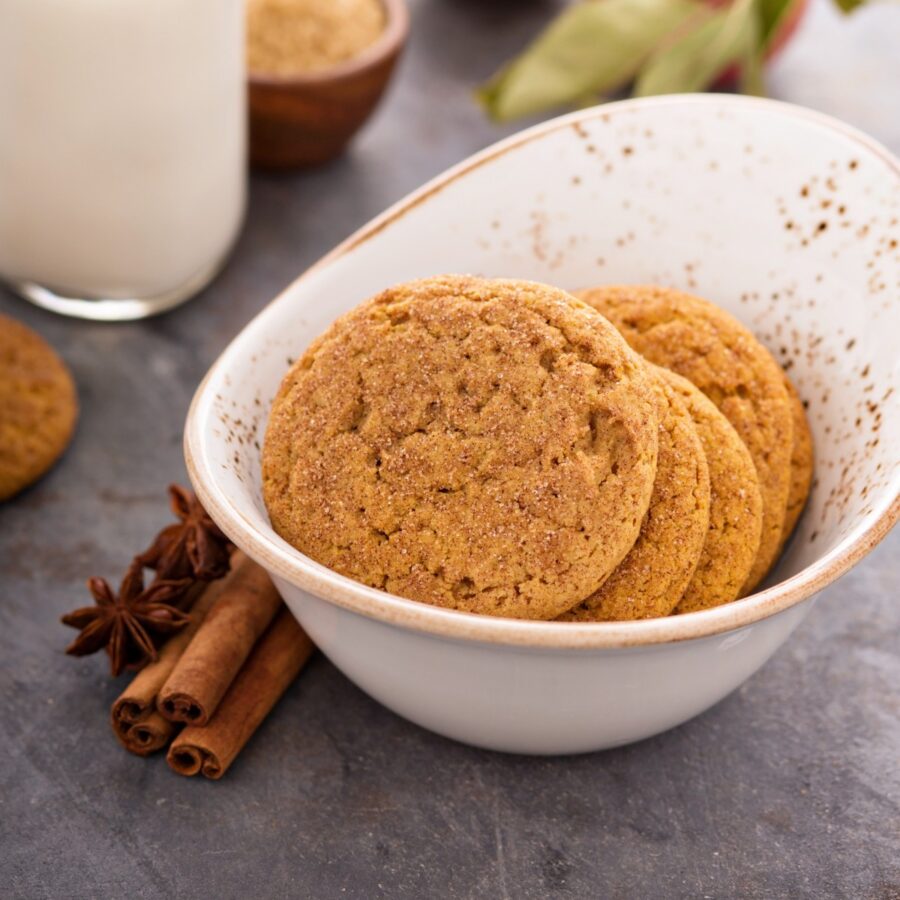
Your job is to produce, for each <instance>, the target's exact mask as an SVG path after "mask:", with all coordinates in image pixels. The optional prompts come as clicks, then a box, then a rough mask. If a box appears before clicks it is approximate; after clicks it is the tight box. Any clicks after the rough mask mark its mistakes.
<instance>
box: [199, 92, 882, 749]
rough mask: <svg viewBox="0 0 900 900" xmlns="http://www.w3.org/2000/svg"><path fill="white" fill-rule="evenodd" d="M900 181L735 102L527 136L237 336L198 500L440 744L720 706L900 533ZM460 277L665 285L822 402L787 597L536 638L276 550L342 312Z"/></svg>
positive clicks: (384, 226) (770, 593) (356, 243)
mask: <svg viewBox="0 0 900 900" xmlns="http://www.w3.org/2000/svg"><path fill="white" fill-rule="evenodd" d="M898 215H900V167H898V161H897V160H896V159H894V158H893V157H892V156H891V155H890V154H889V153H888V152H887V151H886V150H884V149H883V148H882V147H880V146H879V145H878V144H876V143H875V142H874V141H872V140H870V139H869V138H867V137H865V136H864V135H862V134H859V133H858V132H856V131H854V130H853V129H851V128H848V127H847V126H845V125H842V124H841V123H840V122H836V121H834V120H831V119H828V118H826V117H824V116H821V115H818V114H816V113H813V112H810V111H808V110H804V109H799V108H795V107H791V106H786V105H783V104H779V103H774V102H770V101H763V100H755V99H746V98H739V97H729V96H722V95H710V96H682V97H665V98H653V99H646V100H636V101H626V102H623V103H618V104H612V105H609V106H604V107H600V108H596V109H589V110H584V111H582V112H578V113H575V114H574V115H571V116H566V117H564V118H561V119H556V120H555V121H552V122H548V123H546V124H544V125H540V126H538V127H537V128H533V129H531V130H529V131H526V132H523V133H522V134H519V135H517V136H515V137H513V138H511V139H509V140H506V141H503V142H502V143H500V144H497V145H496V146H494V147H491V148H490V149H488V150H486V151H484V152H483V153H480V154H478V155H477V156H475V157H473V158H471V159H469V160H467V161H466V162H464V163H462V164H461V165H459V166H457V167H455V168H454V169H452V170H450V171H449V172H447V173H446V174H444V175H442V176H441V177H439V178H437V179H436V180H435V181H433V182H431V183H430V184H428V185H426V186H425V187H423V188H422V189H421V190H419V191H417V192H416V193H414V194H413V195H411V196H410V197H408V198H407V199H405V200H403V201H401V202H400V203H399V204H397V205H396V206H394V207H393V208H391V209H389V210H388V211H387V212H386V213H384V214H383V215H382V216H380V217H378V218H377V219H375V220H374V221H373V222H371V223H370V224H368V225H366V226H365V227H364V228H363V229H361V230H360V231H359V232H357V233H356V234H355V235H353V236H352V237H350V238H349V239H348V240H347V241H345V242H344V243H343V244H341V245H340V246H339V247H338V248H337V249H335V250H334V251H333V252H332V253H330V254H329V255H328V256H326V257H325V258H324V259H323V260H322V261H321V262H319V263H318V264H317V265H315V266H314V267H313V268H312V269H310V270H309V271H308V272H306V273H305V274H304V275H303V276H302V277H301V278H299V279H298V280H297V281H296V282H295V283H294V284H293V285H291V287H289V288H288V289H287V290H286V291H285V292H284V293H283V294H282V295H281V296H280V297H278V299H277V300H275V301H274V302H273V303H272V304H271V305H270V306H269V307H268V308H267V309H266V310H264V311H263V312H262V313H261V314H260V315H259V316H258V317H257V318H256V319H255V320H254V321H253V322H251V323H250V325H248V326H247V328H246V329H244V331H243V332H242V333H241V334H240V335H239V336H238V337H237V339H236V340H235V341H234V342H233V343H232V344H231V346H230V347H229V348H228V349H227V350H226V351H225V353H224V354H222V356H221V358H220V359H219V360H218V362H217V363H216V364H215V365H214V366H213V368H212V370H211V371H210V372H209V374H208V375H207V377H206V379H205V381H204V382H203V384H202V385H201V387H200V389H199V390H198V392H197V395H196V397H195V398H194V403H193V406H192V408H191V412H190V415H189V417H188V423H187V433H186V439H185V443H186V455H187V462H188V466H189V470H190V474H191V478H192V480H193V482H194V485H195V487H196V489H197V492H198V494H199V495H200V497H201V499H202V501H203V503H204V504H205V505H206V507H207V509H208V510H209V511H210V513H211V514H212V516H213V518H214V519H215V520H216V521H217V522H218V523H219V525H220V526H221V527H222V529H223V530H224V531H225V532H226V533H227V534H228V535H229V536H230V537H231V538H233V539H234V541H235V543H237V544H238V545H239V546H240V547H241V548H242V549H244V550H245V551H246V552H247V553H248V554H249V555H250V556H251V557H253V558H254V559H256V560H257V561H258V562H260V563H261V564H262V565H263V566H265V568H266V569H268V571H269V572H270V573H271V574H272V577H273V578H274V579H275V582H276V583H277V585H278V587H279V589H280V590H281V591H282V593H283V595H284V597H285V600H286V601H287V603H288V605H289V606H290V608H291V610H292V611H293V612H294V614H295V615H296V616H297V618H298V619H299V620H300V621H301V622H302V624H303V625H304V627H305V628H306V629H307V631H308V632H309V633H310V635H311V636H312V637H313V639H314V640H315V641H316V642H317V643H318V645H319V646H320V647H321V648H322V650H323V651H324V652H325V653H326V654H327V655H328V657H329V658H330V659H331V660H332V661H333V662H334V663H335V665H337V666H338V667H339V668H340V669H341V670H342V671H343V672H345V673H346V674H347V675H348V676H349V677H350V678H352V679H353V680H354V681H355V682H356V683H357V684H359V686H360V687H362V688H363V689H364V690H366V691H368V692H369V693H370V694H371V695H372V696H373V697H375V698H377V699H378V700H380V701H381V702H382V703H384V704H385V705H386V706H388V707H390V708H391V709H393V710H395V711H396V712H398V713H400V714H401V715H403V716H406V717H407V718H409V719H412V720H413V721H415V722H418V723H419V724H421V725H423V726H425V727H426V728H430V729H432V730H434V731H437V732H440V733H442V734H445V735H449V736H451V737H454V738H458V739H459V740H462V741H467V742H469V743H472V744H477V745H480V746H484V747H491V748H496V749H501V750H510V751H519V752H526V753H571V752H578V751H585V750H595V749H599V748H603V747H610V746H614V745H617V744H624V743H628V742H630V741H635V740H638V739H640V738H643V737H647V736H649V735H651V734H654V733H656V732H659V731H662V730H664V729H666V728H670V727H672V726H674V725H677V724H679V723H681V722H684V721H685V720H687V719H689V718H690V717H692V716H694V715H697V714H698V713H700V712H702V711H703V710H705V709H707V708H708V707H710V706H711V705H712V704H714V703H716V702H717V701H718V700H720V699H722V698H723V697H724V696H726V695H727V694H728V693H729V692H730V691H732V690H734V689H735V688H736V687H737V686H738V685H739V684H741V682H743V681H744V680H745V679H746V678H748V677H749V676H750V675H751V674H752V673H753V672H755V671H756V670H757V669H758V668H759V667H760V666H761V665H762V664H763V663H764V662H765V661H766V660H767V659H768V658H769V656H770V655H771V654H772V653H773V652H774V651H775V649H776V648H777V647H778V646H779V645H780V644H781V643H782V642H783V641H784V640H785V639H786V638H787V637H788V635H789V634H790V632H791V631H792V630H793V629H794V627H795V626H796V625H797V624H798V623H799V622H800V620H801V619H802V618H803V616H804V615H805V614H806V613H807V611H808V610H809V609H810V606H811V605H812V602H813V598H814V595H815V593H816V592H817V591H818V590H820V589H821V588H822V587H824V586H825V585H827V584H829V583H830V582H832V581H834V580H835V579H836V578H837V577H839V576H840V575H841V574H842V573H843V572H846V571H847V569H849V568H850V567H851V566H852V565H854V564H855V563H857V562H859V560H860V559H862V558H863V557H864V556H865V555H866V553H867V552H868V551H869V550H870V549H871V548H872V547H873V546H874V545H875V544H876V543H877V541H878V540H879V539H880V538H882V537H883V536H884V535H885V534H886V533H887V531H888V530H889V529H890V527H891V525H892V524H893V523H894V522H895V521H896V519H897V517H898V513H900V499H898V497H900V466H898V450H897V448H898V446H900V407H898V404H900V354H898V349H897V347H898V338H900V301H898V296H897V289H898V284H900V253H898V245H897V242H898V235H900V227H898ZM439 272H470V273H478V274H485V275H498V276H500V275H502V276H509V277H521V278H529V279H536V280H540V281H547V282H551V283H553V284H557V285H560V286H562V287H567V288H578V287H582V286H586V285H592V284H595V283H598V282H658V283H660V284H668V285H674V286H677V287H681V288H685V289H688V290H691V291H695V292H696V293H698V294H701V295H703V296H706V297H708V298H710V299H712V300H714V301H716V302H717V303H719V304H721V305H722V306H723V307H725V308H726V309H728V310H729V311H731V312H732V313H734V314H735V315H736V316H738V317H739V318H740V319H741V320H743V321H744V322H745V323H746V324H747V325H748V326H749V327H750V328H752V329H753V330H754V331H755V332H756V334H757V335H758V336H759V337H760V338H761V339H762V340H763V341H764V342H765V343H766V344H767V345H768V346H769V347H770V348H771V349H772V351H773V352H774V353H775V355H776V356H777V357H778V359H780V360H781V361H782V362H783V363H785V364H786V365H787V364H789V365H790V367H791V374H792V376H793V378H794V379H795V381H796V384H797V386H798V388H799V390H800V392H801V394H802V396H803V398H804V399H805V400H806V401H807V402H808V404H809V416H810V421H811V424H812V428H813V431H814V434H815V440H816V478H815V483H814V489H813V493H812V497H811V500H810V503H809V506H808V508H807V510H806V512H805V514H804V516H803V519H802V521H801V523H800V526H799V530H798V533H797V535H796V537H795V539H794V541H793V542H792V544H791V545H790V547H789V548H788V551H787V553H786V555H785V556H784V558H783V559H782V561H781V563H780V564H779V566H778V569H777V571H776V572H775V573H774V575H773V577H772V578H771V579H770V580H769V586H768V587H767V588H766V589H764V590H761V591H760V592H759V593H757V594H755V595H754V596H752V597H749V598H747V599H745V600H741V601H739V602H736V603H732V604H729V605H727V606H724V607H720V608H718V609H714V610H708V611H704V612H699V613H691V614H689V615H684V616H677V617H669V618H665V619H656V620H646V621H641V622H625V623H603V624H590V625H585V624H575V623H555V622H546V623H544V622H522V621H513V620H504V619H495V618H490V617H483V616H475V615H470V614H465V613H458V612H454V611H450V610H445V609H437V608H434V607H431V606H426V605H422V604H418V603H414V602H412V601H409V600H404V599H401V598H399V597H393V596H390V595H387V594H384V593H382V592H380V591H377V590H374V589H371V588H368V587H364V586H363V585H360V584H357V583H355V582H353V581H350V580H348V579H346V578H343V577H342V576H340V575H337V574H335V573H334V572H332V571H330V570H328V569H326V568H324V567H323V566H321V565H318V564H317V563H315V562H313V561H312V560H310V559H308V558H307V557H305V556H303V555H302V554H300V553H298V552H297V551H296V550H294V549H293V548H292V547H290V546H288V545H287V544H286V543H284V542H283V541H282V540H280V539H279V538H278V536H277V535H276V534H275V533H274V532H273V531H272V529H271V528H270V526H269V522H268V518H267V516H266V510H265V507H264V506H263V502H262V499H261V496H260V471H259V468H260V466H259V457H260V451H259V448H260V441H261V439H262V434H263V430H264V426H265V421H266V415H267V412H268V408H269V403H270V401H271V398H272V396H273V395H274V393H275V391H276V389H277V387H278V384H279V382H280V380H281V378H282V376H283V375H284V373H285V371H286V369H287V367H288V364H289V362H290V361H291V360H292V359H294V358H295V357H297V356H298V354H300V353H301V352H302V351H303V350H304V348H305V347H306V346H307V345H308V344H309V343H310V341H311V340H312V338H313V337H314V336H315V335H317V334H319V333H320V332H321V331H322V330H323V329H324V328H326V326H327V325H328V324H329V323H330V322H331V321H332V320H333V319H334V318H335V317H336V316H338V315H339V314H341V313H343V312H344V311H346V310H348V309H350V308H351V307H352V306H354V305H355V304H357V303H359V302H360V301H361V300H363V299H365V298H366V297H368V296H369V295H371V294H372V293H374V292H376V291H378V290H379V289H381V288H383V287H385V286H386V285H390V284H392V283H394V282H398V281H403V280H406V279H410V278H416V277H419V276H425V275H431V274H434V273H439Z"/></svg>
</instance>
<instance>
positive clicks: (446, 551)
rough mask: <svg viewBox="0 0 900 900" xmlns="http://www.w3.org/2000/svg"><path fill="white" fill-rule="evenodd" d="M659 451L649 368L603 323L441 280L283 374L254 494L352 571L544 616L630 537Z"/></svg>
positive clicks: (559, 305) (481, 608)
mask: <svg viewBox="0 0 900 900" xmlns="http://www.w3.org/2000/svg"><path fill="white" fill-rule="evenodd" d="M657 444H658V437H657V412H656V405H655V394H654V388H653V385H652V382H651V380H650V376H649V375H648V372H647V369H646V366H645V364H644V363H643V361H642V360H641V359H640V358H639V357H638V356H637V355H636V354H635V353H634V352H633V351H632V350H630V349H629V348H628V346H627V344H626V343H625V341H624V340H622V338H621V336H620V335H619V334H618V333H617V332H616V330H615V329H614V328H613V327H612V325H610V324H609V323H608V322H607V321H606V320H605V319H603V317H602V316H599V315H598V314H597V313H596V312H595V311H594V310H592V309H590V308H588V307H586V306H585V305H584V304H581V303H579V302H578V301H576V300H574V299H573V298H572V297H571V296H570V295H568V294H566V293H565V292H563V291H559V290H557V289H555V288H551V287H548V286H545V285H540V284H534V283H530V282H522V281H507V280H487V279H481V278H474V277H462V276H444V277H438V278H430V279H425V280H422V281H416V282H412V283H409V284H402V285H398V286H397V287H394V288H391V289H389V290H387V291H384V292H383V293H381V294H379V295H377V296H376V297H374V298H372V299H371V300H368V301H367V302H365V303H363V304H362V305H361V306H359V307H357V308H356V309H354V310H352V311H351V312H349V313H348V314H347V315H345V316H343V317H342V318H341V319H339V320H338V321H337V322H335V323H334V325H333V326H332V327H331V328H330V329H329V330H328V331H327V332H326V333H325V334H324V335H322V336H321V337H320V338H318V339H317V340H316V341H315V342H314V343H313V344H312V346H311V347H310V348H309V349H308V350H307V352H306V353H305V354H304V356H303V357H302V358H301V359H300V360H299V361H298V362H297V363H296V364H295V365H294V366H293V367H292V368H291V370H290V371H289V373H288V374H287V376H286V377H285V379H284V381H283V383H282V386H281V389H280V390H279V392H278V395H277V397H276V399H275V403H274V406H273V408H272V412H271V415H270V419H269V425H268V430H267V434H266V441H265V447H264V450H263V494H264V498H265V502H266V506H267V508H268V510H269V515H270V517H271V521H272V524H273V527H274V528H275V530H276V531H277V532H278V533H279V534H280V535H281V536H282V537H283V538H284V539H285V540H287V541H288V542H289V543H291V544H292V545H293V546H294V547H296V548H297V549H299V550H300V551H302V552H303V553H306V554H307V555H309V556H310V557H312V558H313V559H315V560H316V561H318V562H320V563H322V564H323V565H326V566H329V567H331V568H332V569H335V570H336V571H338V572H340V573H342V574H344V575H347V576H349V577H350V578H354V579H356V580H358V581H360V582H363V583H365V584H367V585H371V586H372V587H376V588H381V589H383V590H385V591H389V592H391V593H393V594H398V595H400V596H403V597H408V598H410V599H413V600H418V601H422V602H425V603H432V604H436V605H438V606H443V607H449V608H453V609H458V610H464V611H468V612H477V613H486V614H489V615H498V616H512V617H518V618H529V619H552V618H555V617H557V616H559V615H560V614H561V613H563V612H565V611H566V610H568V609H570V608H571V607H572V606H574V605H576V604H577V603H579V602H580V601H581V600H583V598H584V597H586V596H588V595H590V594H592V593H593V592H594V591H595V590H596V589H597V588H598V587H599V586H600V585H601V584H602V583H603V582H604V581H605V579H606V578H607V576H608V575H609V574H610V572H612V570H613V569H614V568H615V567H616V566H617V565H618V563H619V562H620V561H621V560H622V558H623V557H624V556H625V555H626V553H628V551H629V549H630V548H631V546H632V545H633V544H634V542H635V540H636V538H637V536H638V533H639V531H640V527H641V522H642V520H643V518H644V514H645V512H646V510H647V506H648V504H649V502H650V495H651V492H652V490H653V481H654V476H655V473H656V460H657Z"/></svg>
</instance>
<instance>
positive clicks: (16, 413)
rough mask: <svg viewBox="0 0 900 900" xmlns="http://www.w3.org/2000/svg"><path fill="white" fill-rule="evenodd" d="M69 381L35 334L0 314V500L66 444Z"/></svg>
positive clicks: (72, 400)
mask: <svg viewBox="0 0 900 900" xmlns="http://www.w3.org/2000/svg"><path fill="white" fill-rule="evenodd" d="M77 418H78V398H77V395H76V393H75V383H74V382H73V381H72V376H71V374H70V373H69V370H68V369H67V368H66V365H65V363H64V362H63V361H62V360H61V359H60V358H59V357H58V356H57V355H56V353H55V351H54V350H53V348H52V347H50V345H49V344H47V342H46V341H45V340H44V339H43V338H42V337H41V336H40V335H38V334H36V333H35V332H33V331H32V330H31V329H30V328H27V327H26V326H25V325H23V324H22V323H21V322H17V321H16V320H15V319H10V318H7V317H6V316H0V501H2V500H6V499H8V498H9V497H12V496H13V495H14V494H17V493H18V492H19V491H20V490H22V489H23V488H25V487H27V486H28V485H30V484H32V483H33V482H34V481H37V479H38V478H40V477H41V476H42V475H43V474H44V473H45V472H46V471H47V470H48V469H49V468H50V467H51V466H52V465H53V463H54V462H56V460H57V459H58V458H59V456H60V455H61V454H62V452H63V451H64V450H65V449H66V447H67V446H68V443H69V441H70V440H71V438H72V432H73V431H74V429H75V420H76V419H77Z"/></svg>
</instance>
